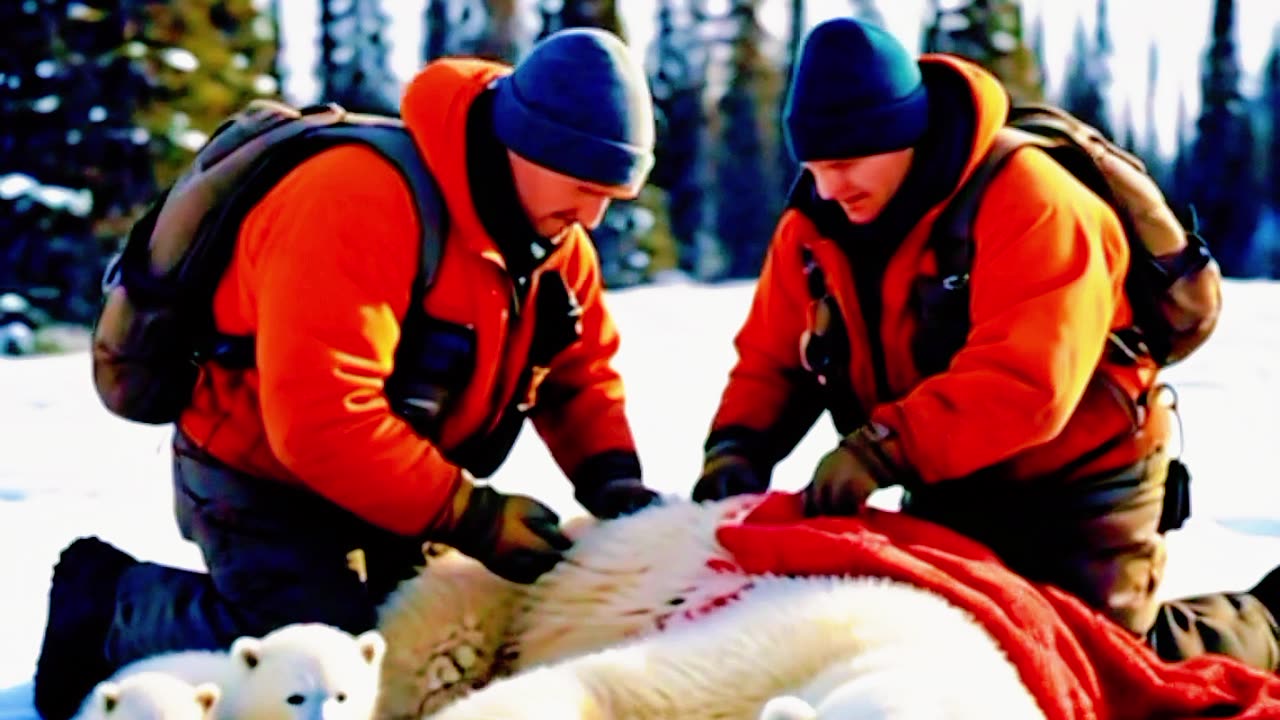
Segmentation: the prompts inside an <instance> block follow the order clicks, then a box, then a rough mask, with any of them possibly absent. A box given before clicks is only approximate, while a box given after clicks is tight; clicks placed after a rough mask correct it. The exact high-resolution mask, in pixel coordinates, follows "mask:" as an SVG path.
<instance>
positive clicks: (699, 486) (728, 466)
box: [692, 450, 769, 502]
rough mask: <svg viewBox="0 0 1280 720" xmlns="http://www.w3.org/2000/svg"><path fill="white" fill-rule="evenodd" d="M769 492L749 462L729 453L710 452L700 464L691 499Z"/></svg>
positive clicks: (715, 498)
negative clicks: (699, 471) (699, 475)
mask: <svg viewBox="0 0 1280 720" xmlns="http://www.w3.org/2000/svg"><path fill="white" fill-rule="evenodd" d="M768 489H769V484H768V482H766V481H765V480H764V479H763V478H761V477H760V474H759V473H757V472H756V469H755V466H754V465H752V464H751V461H750V460H748V459H747V458H745V457H743V456H742V455H741V454H738V453H735V452H732V451H730V450H721V451H715V450H713V451H711V452H708V453H707V459H706V460H705V461H704V462H703V464H702V477H699V478H698V482H697V483H695V484H694V486H693V494H692V497H693V500H694V502H706V501H708V500H723V499H724V498H727V497H731V496H733V495H745V494H747V493H757V492H764V491H765V490H768Z"/></svg>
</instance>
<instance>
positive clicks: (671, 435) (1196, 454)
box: [0, 281, 1280, 720]
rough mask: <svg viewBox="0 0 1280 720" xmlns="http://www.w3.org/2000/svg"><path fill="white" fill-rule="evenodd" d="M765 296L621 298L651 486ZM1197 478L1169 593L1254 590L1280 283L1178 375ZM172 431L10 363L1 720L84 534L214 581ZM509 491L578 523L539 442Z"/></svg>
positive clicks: (825, 426)
mask: <svg viewBox="0 0 1280 720" xmlns="http://www.w3.org/2000/svg"><path fill="white" fill-rule="evenodd" d="M750 297H751V285H750V284H744V283H739V284H728V285H719V286H701V285H695V284H687V283H684V282H679V281H676V282H671V283H668V284H664V285H659V286H651V287H644V288H637V289H632V290H626V291H619V292H615V293H611V294H610V296H609V298H608V302H609V304H610V306H611V308H612V309H613V311H614V313H615V315H616V318H617V321H618V324H619V326H620V328H621V331H622V333H623V346H622V350H621V353H620V356H619V358H618V365H619V368H620V369H621V371H622V372H623V374H624V376H625V377H626V379H627V383H628V392H629V395H628V403H629V411H630V415H631V418H632V422H633V424H634V428H635V432H636V436H637V441H638V443H639V447H640V453H641V457H642V460H643V463H644V468H645V475H646V479H647V480H648V481H649V482H650V483H651V484H653V485H654V486H656V487H658V488H659V489H661V490H664V491H668V492H673V493H682V494H683V493H687V492H688V489H689V488H690V486H691V485H692V483H693V480H694V479H695V478H696V476H697V473H698V469H699V464H700V460H701V444H702V440H703V438H704V436H705V433H706V429H707V424H708V423H709V422H710V419H711V415H712V413H713V411H714V409H715V406H716V403H717V400H718V397H719V392H720V390H721V388H722V386H723V382H724V379H725V374H726V372H727V371H728V368H729V366H730V364H731V363H732V361H733V349H732V346H731V339H732V336H733V334H734V332H735V331H736V330H737V328H738V326H739V324H740V323H741V321H742V319H743V317H744V316H745V313H746V310H747V305H748V303H749V301H750ZM1167 378H1168V379H1169V380H1170V381H1172V382H1173V383H1174V385H1175V387H1176V389H1177V390H1178V394H1179V397H1180V400H1181V407H1182V417H1183V422H1184V426H1185V430H1186V449H1185V452H1184V454H1183V457H1184V459H1185V460H1186V461H1187V463H1188V464H1189V466H1190V467H1191V470H1192V472H1193V474H1194V477H1195V479H1194V484H1193V507H1194V513H1195V514H1194V516H1193V517H1192V519H1191V520H1190V521H1189V523H1188V525H1187V527H1186V528H1184V529H1183V530H1181V531H1178V532H1176V533H1174V534H1173V535H1172V537H1171V540H1170V544H1171V548H1170V552H1171V556H1172V557H1171V560H1170V564H1169V571H1168V577H1167V581H1166V585H1165V593H1166V594H1167V595H1181V594H1186V593H1194V592H1201V591H1210V590H1217V589H1243V588H1245V587H1248V586H1249V585H1251V584H1252V583H1254V582H1256V581H1257V579H1258V578H1259V577H1261V575H1262V574H1263V573H1264V572H1265V571H1266V570H1268V569H1270V568H1271V567H1273V566H1275V565H1276V564H1277V563H1280V472H1277V471H1276V469H1275V467H1276V463H1275V461H1274V459H1273V457H1272V456H1271V455H1270V451H1271V450H1272V449H1274V448H1276V447H1277V446H1280V283H1262V282H1232V283H1229V284H1228V286H1227V288H1226V305H1225V315H1224V317H1223V319H1222V322H1221V324H1220V326H1219V329H1218V332H1217V334H1216V335H1215V336H1214V338H1213V339H1212V340H1211V341H1210V343H1209V344H1208V345H1207V346H1206V347H1205V348H1204V349H1202V350H1201V351H1200V352H1199V353H1198V354H1197V355H1195V356H1193V357H1192V358H1190V359H1189V360H1187V361H1186V362H1185V363H1184V364H1183V365H1180V366H1177V367H1175V368H1173V369H1171V370H1170V371H1169V372H1168V373H1167ZM169 435H170V429H169V428H168V427H151V426H145V425H137V424H132V423H128V422H125V421H123V420H119V419H116V418H114V417H113V416H111V415H109V414H108V413H107V412H106V411H105V410H104V409H102V407H101V406H100V405H99V403H98V400H97V397H96V395H95V394H94V391H93V388H92V385H91V379H90V364H89V359H88V357H87V356H86V355H85V354H84V353H74V354H68V355H62V356H54V357H45V358H31V359H4V358H0V598H3V603H4V606H3V609H4V621H3V623H0V720H19V719H20V720H35V717H36V716H35V712H34V710H33V709H32V707H31V686H30V678H31V674H32V671H33V668H34V663H35V657H36V653H37V650H38V646H39V642H40V634H41V629H42V627H43V623H44V618H45V610H46V602H47V596H46V593H47V591H48V582H49V577H50V570H51V568H52V566H53V563H54V562H55V560H56V558H57V555H58V552H59V550H60V549H61V548H62V547H64V546H65V545H66V544H68V543H69V542H70V541H71V540H72V539H73V538H74V537H76V536H78V535H86V534H97V535H100V536H101V537H103V538H104V539H106V540H108V541H110V542H112V543H115V544H117V545H119V546H120V547H122V548H123V549H125V550H127V551H129V552H131V553H134V554H137V555H140V556H143V557H146V558H148V559H152V560H157V561H161V562H169V563H172V564H176V565H180V566H185V567H199V563H200V559H199V555H198V553H197V552H196V550H195V548H194V547H192V546H189V545H188V544H186V543H185V542H183V541H182V540H181V538H180V537H179V536H178V532H177V530H176V528H175V526H174V522H173V520H172V514H171V510H170V503H171V491H170V485H169V475H168V473H169V466H168V463H169V446H168V441H169ZM834 440H835V434H834V431H833V430H831V428H830V425H829V423H828V422H827V421H826V420H822V421H820V422H819V424H818V425H817V426H816V427H815V429H814V430H813V432H811V433H810V434H809V436H808V437H807V438H806V439H805V440H804V442H803V443H802V444H801V445H800V447H799V448H797V450H796V451H795V452H794V453H793V454H792V455H791V456H790V457H789V458H787V459H786V460H785V461H784V462H783V464H782V465H781V467H780V468H779V470H778V472H777V473H776V475H775V477H776V478H777V487H780V488H784V489H795V488H799V487H801V486H802V485H803V484H804V483H805V482H806V481H807V480H808V478H809V474H810V472H811V470H812V468H813V465H814V463H815V462H816V460H817V458H818V457H820V456H821V454H822V453H823V452H825V451H826V449H828V448H829V447H830V446H831V444H832V443H833V442H834ZM495 484H496V485H498V486H499V487H500V488H501V489H507V490H514V489H520V490H522V491H525V492H532V493H533V494H537V495H540V496H541V497H543V498H545V499H546V500H547V501H548V502H549V503H550V504H551V505H552V506H553V507H555V508H556V509H557V510H559V511H560V512H561V513H562V515H572V514H576V513H577V512H579V510H578V509H577V506H576V504H575V503H574V501H573V499H572V492H571V489H570V487H569V484H568V482H567V481H565V480H564V479H563V478H562V476H561V475H560V473H559V471H558V470H557V469H556V467H555V465H554V464H553V463H552V462H551V460H550V458H549V456H548V455H547V453H546V451H545V449H544V447H543V446H542V444H541V442H540V441H539V440H538V439H537V436H536V435H535V434H534V433H532V432H530V431H526V432H525V433H524V434H523V435H522V436H521V438H520V441H519V443H518V445H517V446H516V449H515V451H514V452H513V454H512V456H511V457H510V458H509V459H508V461H507V463H506V464H505V465H504V466H503V467H502V469H501V470H500V471H499V473H498V474H497V476H496V477H495Z"/></svg>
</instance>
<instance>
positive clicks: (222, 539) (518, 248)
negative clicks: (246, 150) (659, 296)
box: [35, 30, 657, 720]
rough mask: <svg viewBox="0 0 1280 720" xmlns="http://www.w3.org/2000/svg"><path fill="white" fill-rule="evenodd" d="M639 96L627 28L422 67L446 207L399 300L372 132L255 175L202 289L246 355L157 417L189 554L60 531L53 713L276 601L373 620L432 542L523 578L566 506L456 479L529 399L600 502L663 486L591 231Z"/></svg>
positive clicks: (547, 549) (274, 612) (551, 557)
mask: <svg viewBox="0 0 1280 720" xmlns="http://www.w3.org/2000/svg"><path fill="white" fill-rule="evenodd" d="M650 103H651V100H650V96H649V91H648V87H647V84H646V81H645V79H644V76H643V74H642V72H641V71H640V69H639V68H638V67H637V66H636V64H635V63H634V62H633V61H632V60H631V57H630V54H629V51H628V50H627V48H626V47H625V45H623V43H622V42H621V41H620V40H619V39H618V38H616V37H615V36H613V35H611V34H609V33H606V32H603V31H598V30H569V31H564V32H561V33H557V34H555V35H553V36H551V37H549V38H548V39H546V40H544V41H543V42H542V43H540V44H539V45H538V46H537V47H535V48H534V50H533V51H532V52H531V53H530V54H529V55H528V57H527V58H526V59H525V60H524V61H522V62H521V63H520V65H519V66H518V67H517V68H515V69H514V71H512V69H511V68H509V67H506V66H503V65H499V64H496V63H491V62H485V61H479V60H471V59H446V60H440V61H437V62H434V63H432V64H429V65H428V66H426V67H425V68H424V69H423V70H422V71H421V72H420V73H419V74H418V75H417V77H416V78H414V80H413V81H412V83H411V84H410V85H409V87H408V89H407V91H406V93H405V95H404V99H403V105H402V115H403V118H404V121H405V123H406V125H407V126H408V128H409V130H410V131H411V134H412V135H413V138H414V140H415V142H416V143H417V145H418V148H419V150H420V151H421V154H422V157H423V158H424V160H425V161H426V164H427V166H428V168H429V169H430V171H431V174H432V175H433V176H434V178H435V180H436V183H437V184H438V186H439V187H440V190H441V193H442V195H443V197H444V201H445V205H446V207H447V212H448V216H449V217H448V228H449V231H448V237H447V240H446V242H445V244H444V253H443V256H442V258H441V261H440V265H439V268H440V269H439V272H438V274H437V277H436V280H435V282H434V284H433V285H432V287H431V289H430V291H429V292H428V293H427V295H426V297H425V298H421V297H412V296H411V287H412V285H413V281H414V274H415V271H416V268H417V262H416V258H417V254H418V243H419V230H418V226H417V219H416V217H415V214H414V212H415V211H414V203H413V201H412V198H411V196H410V194H409V189H408V187H407V185H406V183H405V182H404V180H403V179H402V178H401V176H400V175H399V174H398V173H397V171H396V170H395V168H394V166H392V165H391V164H390V163H388V162H387V161H385V160H384V159H383V158H382V157H381V156H379V155H377V154H376V153H374V152H373V151H372V150H370V149H367V148H365V147H362V146H356V145H346V146H339V147H336V148H333V149H329V150H325V151H323V152H321V153H319V154H318V155H316V156H314V157H313V158H311V159H308V160H306V161H305V162H303V163H302V164H300V165H299V166H298V167H297V168H296V169H294V170H293V171H291V172H290V173H289V174H288V175H287V176H285V177H284V178H283V180H282V181H281V182H279V183H278V184H277V185H275V186H274V187H273V188H272V189H271V190H270V191H269V192H268V193H267V194H266V195H265V197H264V198H263V199H262V200H261V201H260V203H259V204H258V205H257V206H256V207H255V208H254V209H253V210H252V211H251V212H250V213H249V214H248V216H247V217H246V219H245V221H244V223H243V225H242V226H241V230H240V233H239V236H238V239H237V243H236V247H235V254H234V257H233V259H232V262H231V265H230V267H229V269H228V271H227V272H226V274H225V275H224V276H223V278H222V280H221V284H220V285H219V287H218V290H217V294H216V296H215V299H214V308H213V312H214V317H215V320H216V324H217V327H218V330H219V331H220V332H224V333H227V334H231V335H252V336H253V337H254V338H255V342H256V363H255V365H256V367H254V368H252V369H248V370H244V369H232V368H227V367H221V366H219V365H217V364H214V363H210V364H207V365H206V366H205V367H204V368H203V369H202V376H201V379H200V381H199V383H198V384H197V387H196V389H195V392H194V395H193V398H192V400H191V402H190V405H189V407H188V408H187V409H186V410H185V411H184V412H183V414H182V416H181V418H180V419H179V421H178V423H177V426H178V427H177V433H176V436H175V440H174V493H175V505H176V512H177V518H178V523H179V526H180V528H181V530H182V532H183V535H184V536H185V537H186V538H188V539H190V540H192V541H194V542H195V543H196V544H197V545H199V546H200V548H201V550H202V551H203V553H204V558H205V561H206V564H207V566H208V572H207V573H193V572H187V571H185V570H179V569H175V568H170V567H164V566H161V565H156V564H153V563H146V562H139V561H137V560H135V559H134V558H132V557H130V556H128V555H126V554H125V553H123V552H121V551H119V550H117V549H115V548H113V547H111V546H109V545H107V544H106V543H103V542H101V541H100V540H98V539H96V538H82V539H80V540H78V541H76V542H75V543H73V544H72V546H71V547H69V548H68V549H67V550H65V551H64V552H63V554H62V557H61V559H60V561H59V563H58V566H57V568H56V569H55V571H54V578H53V586H52V590H51V592H50V607H49V618H48V625H47V628H46V631H45V637H44V642H43V646H42V649H41V656H40V659H39V661H38V664H37V670H36V678H35V698H36V706H37V708H38V710H39V711H40V713H41V715H42V716H43V717H45V718H46V720H53V719H54V718H66V717H69V716H70V715H71V714H73V713H74V712H75V710H76V708H77V706H78V704H79V702H80V699H81V698H83V697H84V696H85V694H86V693H87V692H88V691H89V689H90V688H91V686H92V685H93V684H94V683H95V682H97V681H99V680H101V679H103V678H104V677H105V676H107V675H108V674H109V673H110V672H111V671H112V670H113V669H114V668H116V667H119V666H121V665H123V664H125V663H127V662H129V661H132V660H135V659H137V658H140V657H144V656H147V655H151V654H155V653H158V652H162V651H168V650H179V649H192V648H225V647H227V646H229V644H230V643H231V641H232V640H234V639H235V638H236V637H238V636H241V635H255V636H260V635H263V634H265V633H267V632H269V631H271V630H273V629H275V628H277V627H280V626H282V625H285V624H289V623H293V622H303V621H310V622H324V623H329V624H331V625H335V626H337V627H340V628H343V629H346V630H348V631H350V632H353V633H355V632H359V631H362V630H366V629H369V628H371V627H373V626H374V624H375V620H376V614H375V613H376V608H377V606H378V604H379V603H380V602H381V601H382V599H383V598H384V597H385V596H386V595H387V594H388V592H389V591H391V590H392V589H393V588H394V587H395V585H396V584H397V583H398V582H399V581H401V580H403V579H405V578H408V577H410V576H412V575H413V573H414V572H415V571H416V569H417V567H418V566H420V565H421V564H422V561H423V552H422V548H423V543H424V542H425V541H434V542H441V543H445V544H448V545H451V546H453V547H455V548H457V549H459V550H461V551H462V552H464V553H466V554H468V555H470V556H472V557H474V558H476V559H478V560H480V561H482V562H483V563H484V564H485V565H486V566H488V567H489V568H490V569H491V570H493V571H494V572H495V573H497V574H499V575H502V576H504V577H506V578H508V579H510V580H513V581H516V582H532V581H533V580H534V579H535V578H537V577H538V576H539V575H541V574H542V573H544V572H546V571H547V570H549V569H550V568H551V567H552V566H554V565H555V563H556V562H558V561H559V559H560V557H561V553H562V552H563V551H564V550H565V549H567V547H568V546H569V545H570V542H569V540H568V539H566V538H565V536H564V535H562V534H561V532H560V529H559V519H558V518H557V516H556V514H555V513H554V512H552V511H551V510H550V509H549V508H547V507H546V506H544V505H543V504H542V503H540V502H538V501H537V500H535V499H533V498H531V497H526V496H523V495H505V494H501V493H498V492H496V491H494V490H493V489H491V488H489V487H485V486H480V485H477V484H475V483H474V482H473V473H475V474H476V475H481V476H483V475H487V474H488V473H489V472H491V471H492V470H493V469H495V468H496V467H497V466H498V465H499V464H500V463H501V462H502V460H503V459H504V458H505V457H506V455H507V453H508V452H509V450H510V448H511V446H512V444H513V443H514V441H515V437H516V433H517V432H518V431H519V429H520V427H521V426H522V425H523V423H524V420H525V418H526V417H527V418H529V419H531V420H532V422H533V425H534V427H535V428H536V430H537V431H538V433H539V435H540V436H541V438H542V439H543V440H544V441H545V443H546V445H547V447H548V448H549V450H550V452H551V454H552V455H553V456H554V458H555V460H556V462H557V463H558V464H559V466H560V467H561V468H562V469H563V470H564V472H565V473H566V475H567V476H568V477H569V478H570V479H571V480H572V482H573V484H574V486H575V490H576V497H577V499H578V500H579V502H580V503H581V504H582V505H583V506H584V507H585V508H586V509H587V510H588V511H589V512H591V513H592V514H594V515H596V516H599V517H614V516H617V515H620V514H624V513H628V512H631V511H634V510H636V509H638V508H641V507H643V506H645V505H647V504H649V503H651V502H653V501H654V500H656V499H657V496H656V495H655V493H653V492H652V491H651V490H649V489H648V488H646V487H645V486H644V484H643V483H642V482H641V479H640V477H641V470H640V463H639V459H638V456H637V454H636V450H635V444H634V441H633V438H632V433H631V429H630V426H629V424H628V421H627V419H626V417H625V413H624V396H623V387H622V382H621V379H620V378H619V376H618V374H617V372H616V371H615V370H614V368H613V367H612V364H611V363H612V358H613V356H614V354H615V352H616V351H617V348H618V342H619V341H618V333H617V330H616V329H615V327H614V323H613V321H612V320H611V318H610V315H609V313H608V311H607V310H606V308H605V306H604V303H603V298H602V285H601V279H600V278H601V276H600V268H599V264H598V260H597V257H596V255H595V252H594V250H593V248H592V245H591V240H590V238H589V237H588V235H587V230H588V229H591V228H594V227H596V226H597V225H598V224H599V222H600V220H601V218H602V216H603V215H604V212H605V209H606V208H607V206H608V204H609V202H610V201H611V200H613V199H620V198H633V197H635V196H636V195H637V193H638V192H639V190H640V188H641V186H642V184H643V183H644V181H645V178H646V177H647V175H648V172H649V170H650V168H651V167H652V164H653V143H654V121H653V113H652V107H651V104H650ZM411 302H422V303H424V306H425V310H426V314H427V315H428V317H429V318H430V323H429V324H428V329H427V330H426V331H425V338H423V339H422V340H421V342H422V348H421V349H422V353H423V354H424V355H425V356H426V357H427V359H428V360H429V362H428V363H426V365H425V366H424V368H423V369H422V371H423V377H422V378H420V379H424V380H425V381H428V382H430V383H433V384H434V385H435V386H436V387H435V390H436V391H437V392H435V393H433V395H432V396H433V397H436V398H440V406H439V407H438V408H435V409H434V412H435V413H436V416H437V418H436V422H435V425H434V427H435V431H434V432H431V433H427V435H428V436H425V437H424V436H422V435H419V434H417V433H416V432H415V431H414V430H413V429H412V428H411V427H410V425H409V424H408V423H407V422H406V421H405V420H404V419H402V418H401V417H400V416H398V415H396V414H394V413H393V412H392V410H391V406H390V403H389V402H388V386H387V383H388V379H389V378H390V377H391V376H392V371H393V364H394V363H393V360H394V359H395V357H396V353H395V351H396V348H397V344H398V342H399V340H400V337H401V334H400V323H399V319H400V318H402V317H404V315H405V312H406V309H407V307H408V304H409V303H411ZM353 551H359V552H358V553H357V554H356V555H353ZM351 557H362V558H363V562H361V563H352V562H350V560H349V558H351ZM361 566H362V567H361Z"/></svg>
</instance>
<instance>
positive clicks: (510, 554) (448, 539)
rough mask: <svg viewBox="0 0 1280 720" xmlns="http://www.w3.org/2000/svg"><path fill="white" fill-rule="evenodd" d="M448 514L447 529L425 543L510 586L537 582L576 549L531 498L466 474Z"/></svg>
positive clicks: (556, 520)
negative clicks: (441, 546) (441, 547)
mask: <svg viewBox="0 0 1280 720" xmlns="http://www.w3.org/2000/svg"><path fill="white" fill-rule="evenodd" d="M450 510H451V512H450V517H449V518H448V519H447V520H446V521H445V522H443V523H441V524H442V526H443V527H441V528H439V529H438V530H435V531H429V532H428V538H427V539H428V540H433V541H437V542H442V543H444V544H446V545H449V546H451V547H453V548H456V549H457V550H458V551H459V552H461V553H463V554H464V555H467V556H469V557H472V558H475V559H476V560H479V561H480V562H481V563H482V564H483V565H484V566H485V567H487V568H489V570H490V571H491V572H493V573H494V574H495V575H498V576H500V577H503V578H505V579H507V580H510V581H511V582H516V583H522V584H528V583H531V582H533V581H534V580H537V579H538V578H539V577H541V576H542V575H543V573H546V572H547V571H548V570H550V569H551V568H553V567H555V566H556V564H557V563H559V562H560V560H561V559H563V557H564V552H565V551H566V550H568V549H569V548H570V547H572V546H573V541H572V540H570V539H569V538H567V537H565V535H564V533H562V532H561V531H560V517H559V516H558V515H556V513H555V511H553V510H552V509H551V508H549V507H547V506H546V505H543V504H542V503H540V502H538V501H537V500H534V499H533V498H531V497H527V496H524V495H506V494H503V493H500V492H498V491H497V490H494V489H493V488H490V487H481V486H477V485H475V484H474V483H472V482H471V480H470V478H469V477H468V476H467V473H465V472H463V477H462V478H461V481H460V483H459V487H458V490H457V491H456V492H455V494H454V499H453V503H452V507H451V508H450Z"/></svg>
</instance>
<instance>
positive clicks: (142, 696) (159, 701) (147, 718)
mask: <svg viewBox="0 0 1280 720" xmlns="http://www.w3.org/2000/svg"><path fill="white" fill-rule="evenodd" d="M220 694H221V693H220V691H219V690H218V686H217V685H214V684H213V683H203V684H201V685H199V686H192V685H191V683H188V682H186V681H184V680H179V679H178V678H176V677H174V676H172V675H169V674H167V673H160V672H140V673H137V674H136V675H130V676H128V677H125V678H122V679H120V680H119V681H113V680H104V681H102V682H100V683H98V685H97V687H95V688H94V689H93V692H92V693H90V694H89V697H88V698H87V699H86V700H85V701H84V704H83V705H81V706H80V712H78V713H77V714H76V720H210V719H211V718H212V717H213V708H214V705H215V704H216V703H217V702H218V698H219V696H220Z"/></svg>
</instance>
